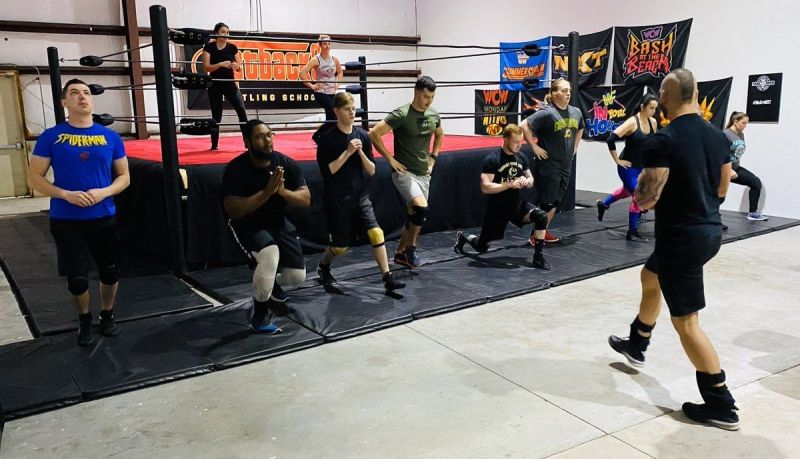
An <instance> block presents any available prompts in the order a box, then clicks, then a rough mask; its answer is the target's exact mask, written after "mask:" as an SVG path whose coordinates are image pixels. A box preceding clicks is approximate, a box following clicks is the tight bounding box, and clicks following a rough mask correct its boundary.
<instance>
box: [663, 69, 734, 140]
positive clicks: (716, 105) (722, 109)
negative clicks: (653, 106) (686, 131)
mask: <svg viewBox="0 0 800 459" xmlns="http://www.w3.org/2000/svg"><path fill="white" fill-rule="evenodd" d="M732 83H733V77H729V78H723V79H721V80H712V81H698V82H697V102H698V104H699V105H700V111H701V113H702V114H703V118H704V119H705V120H706V121H708V122H709V123H711V124H712V125H714V126H716V127H718V128H720V129H722V128H724V127H725V122H726V121H727V120H726V119H725V117H726V116H727V112H728V100H729V99H730V97H731V85H732ZM650 90H651V91H654V93H655V94H658V90H659V88H658V87H656V86H652V87H651V88H650ZM656 119H657V120H658V125H659V127H662V128H663V127H666V126H669V120H668V119H667V118H666V117H665V116H664V113H663V112H662V111H661V109H660V108H659V110H658V111H657V112H656Z"/></svg>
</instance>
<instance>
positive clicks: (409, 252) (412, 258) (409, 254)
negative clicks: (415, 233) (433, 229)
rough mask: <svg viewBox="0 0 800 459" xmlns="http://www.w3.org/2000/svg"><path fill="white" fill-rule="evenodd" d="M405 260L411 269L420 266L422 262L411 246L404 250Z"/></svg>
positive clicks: (415, 249)
mask: <svg viewBox="0 0 800 459" xmlns="http://www.w3.org/2000/svg"><path fill="white" fill-rule="evenodd" d="M406 258H407V259H408V264H409V265H411V267H412V268H416V267H417V266H419V265H421V264H422V260H420V258H419V255H417V248H416V247H414V246H413V245H410V246H408V247H407V248H406Z"/></svg>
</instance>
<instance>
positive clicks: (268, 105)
mask: <svg viewBox="0 0 800 459" xmlns="http://www.w3.org/2000/svg"><path fill="white" fill-rule="evenodd" d="M229 41H230V43H233V44H234V45H236V46H237V47H238V48H239V55H240V56H241V58H242V67H241V68H240V69H239V70H238V71H236V72H234V77H235V78H236V79H237V80H242V81H240V82H239V89H240V91H241V93H242V99H243V100H244V105H245V107H247V108H249V109H283V108H318V107H319V106H318V105H317V103H316V102H315V101H314V94H313V93H312V92H311V91H310V90H309V89H308V88H306V87H305V86H303V84H302V83H299V82H298V81H297V80H299V79H300V69H301V68H303V66H304V65H306V64H307V63H308V61H309V60H310V59H311V57H312V56H314V55H315V54H317V53H318V52H319V43H309V42H280V41H251V40H229ZM183 49H184V54H185V56H186V60H187V61H191V64H186V67H187V68H186V69H185V70H186V71H188V72H193V73H203V64H202V61H203V47H202V46H195V45H185V46H184V47H183ZM311 78H312V79H314V78H316V74H315V71H312V73H311ZM207 96H208V95H207V91H205V90H199V91H195V90H190V91H189V97H188V102H187V107H186V108H188V109H190V110H208V109H209V108H210V106H209V104H208V97H207Z"/></svg>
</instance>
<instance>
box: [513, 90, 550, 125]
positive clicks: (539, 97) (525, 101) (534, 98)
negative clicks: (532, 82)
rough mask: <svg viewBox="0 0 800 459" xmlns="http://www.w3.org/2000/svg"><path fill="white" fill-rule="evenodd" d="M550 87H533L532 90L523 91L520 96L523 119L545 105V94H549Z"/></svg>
mask: <svg viewBox="0 0 800 459" xmlns="http://www.w3.org/2000/svg"><path fill="white" fill-rule="evenodd" d="M548 91H549V89H547V88H541V89H533V90H530V91H522V93H521V94H522V96H521V98H520V110H519V111H520V112H522V119H525V118H527V117H529V116H531V115H533V114H534V113H536V112H538V111H539V110H541V109H542V107H544V105H545V102H544V96H545V95H547V92H548Z"/></svg>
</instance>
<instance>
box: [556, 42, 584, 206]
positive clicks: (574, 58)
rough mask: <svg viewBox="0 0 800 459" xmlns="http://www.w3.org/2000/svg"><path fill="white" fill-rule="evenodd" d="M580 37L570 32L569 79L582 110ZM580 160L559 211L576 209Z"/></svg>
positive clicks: (573, 161)
mask: <svg viewBox="0 0 800 459" xmlns="http://www.w3.org/2000/svg"><path fill="white" fill-rule="evenodd" d="M579 38H580V35H579V34H578V32H570V33H569V38H568V40H567V46H568V47H569V54H568V57H567V63H568V65H567V72H568V73H567V78H569V85H570V87H571V88H572V94H573V102H572V103H573V104H577V105H576V106H577V107H579V108H580V97H578V53H579V51H580V49H579V48H578V46H579V44H578V42H579ZM577 167H578V158H577V155H575V156H573V157H572V173H571V176H570V179H569V186H568V187H567V192H566V194H565V195H564V199H563V200H562V202H561V205H559V207H558V210H572V209H574V208H575V188H577V178H576V177H577V173H576V170H577Z"/></svg>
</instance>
